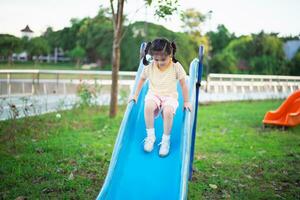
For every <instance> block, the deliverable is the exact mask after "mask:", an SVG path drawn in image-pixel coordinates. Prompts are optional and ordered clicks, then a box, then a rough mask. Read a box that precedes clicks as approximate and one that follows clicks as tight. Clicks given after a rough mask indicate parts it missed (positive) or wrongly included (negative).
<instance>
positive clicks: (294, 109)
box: [263, 90, 300, 127]
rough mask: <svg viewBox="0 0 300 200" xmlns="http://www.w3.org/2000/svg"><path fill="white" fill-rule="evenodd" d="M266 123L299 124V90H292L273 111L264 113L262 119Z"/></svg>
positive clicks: (280, 124) (279, 124)
mask: <svg viewBox="0 0 300 200" xmlns="http://www.w3.org/2000/svg"><path fill="white" fill-rule="evenodd" d="M263 124H264V126H265V125H267V124H271V125H277V126H284V127H287V126H296V125H299V124H300V90H297V91H295V92H293V93H292V94H291V95H290V96H289V97H288V98H287V99H286V100H285V101H284V102H283V103H282V104H281V105H280V106H279V108H278V109H277V110H275V111H269V112H267V113H266V115H265V117H264V119H263Z"/></svg>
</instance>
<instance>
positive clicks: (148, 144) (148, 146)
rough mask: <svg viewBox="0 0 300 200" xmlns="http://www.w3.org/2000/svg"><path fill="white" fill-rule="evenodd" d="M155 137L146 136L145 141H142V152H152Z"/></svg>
mask: <svg viewBox="0 0 300 200" xmlns="http://www.w3.org/2000/svg"><path fill="white" fill-rule="evenodd" d="M155 140H156V138H155V136H147V137H146V138H145V139H144V141H145V142H144V150H145V151H146V152H151V151H152V150H153V145H154V143H155Z"/></svg>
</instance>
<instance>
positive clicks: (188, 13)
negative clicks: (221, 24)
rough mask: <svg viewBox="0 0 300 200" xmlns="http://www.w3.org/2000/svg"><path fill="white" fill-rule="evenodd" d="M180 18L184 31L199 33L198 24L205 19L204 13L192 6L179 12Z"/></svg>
mask: <svg viewBox="0 0 300 200" xmlns="http://www.w3.org/2000/svg"><path fill="white" fill-rule="evenodd" d="M180 19H181V21H182V23H183V25H182V26H181V27H182V28H183V30H184V32H186V33H189V34H193V33H199V34H200V32H201V30H200V25H201V24H202V23H203V22H204V21H205V15H203V14H202V13H200V12H199V11H197V10H196V9H194V8H190V9H187V10H185V11H184V12H182V13H181V15H180Z"/></svg>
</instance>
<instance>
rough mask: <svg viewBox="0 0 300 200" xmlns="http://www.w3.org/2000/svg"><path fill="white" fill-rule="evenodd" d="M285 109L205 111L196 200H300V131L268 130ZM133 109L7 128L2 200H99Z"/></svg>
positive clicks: (85, 111) (99, 110) (1, 151)
mask: <svg viewBox="0 0 300 200" xmlns="http://www.w3.org/2000/svg"><path fill="white" fill-rule="evenodd" d="M281 102H282V101H257V102H233V103H218V104H210V105H200V108H199V115H198V129H197V137H196V152H195V163H194V168H195V172H194V176H193V180H192V181H191V182H190V183H189V193H188V199H189V200H199V199H299V198H300V189H299V188H300V127H297V128H291V129H288V130H287V131H281V130H279V129H273V128H269V129H265V130H263V129H262V124H261V120H262V118H263V116H264V114H265V112H266V111H267V110H270V109H276V108H277V107H278V106H279V105H280V103H281ZM124 110H125V107H124V106H123V107H120V109H119V114H118V115H117V117H116V118H115V119H109V118H108V117H107V113H108V108H107V107H90V108H77V109H73V110H69V111H63V112H60V114H61V118H57V117H56V113H49V114H45V115H42V116H38V117H30V118H27V119H20V120H16V121H14V120H11V121H5V122H0V141H1V142H0V157H1V165H0V177H1V182H0V199H15V198H17V197H20V198H21V197H27V198H28V199H95V197H96V196H97V194H98V192H99V190H100V189H101V185H102V183H103V181H104V178H105V175H106V172H107V168H108V165H109V160H110V157H111V153H112V150H113V145H114V142H115V138H116V135H117V132H118V129H119V125H120V123H121V120H122V117H123V114H124Z"/></svg>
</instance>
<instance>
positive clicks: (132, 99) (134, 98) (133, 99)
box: [128, 95, 137, 103]
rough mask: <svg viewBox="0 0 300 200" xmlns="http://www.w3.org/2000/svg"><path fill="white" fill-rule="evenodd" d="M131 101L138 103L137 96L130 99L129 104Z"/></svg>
mask: <svg viewBox="0 0 300 200" xmlns="http://www.w3.org/2000/svg"><path fill="white" fill-rule="evenodd" d="M131 101H133V103H136V102H137V96H135V95H133V96H131V97H130V98H129V100H128V103H130V102H131Z"/></svg>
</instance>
